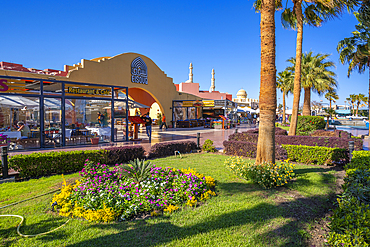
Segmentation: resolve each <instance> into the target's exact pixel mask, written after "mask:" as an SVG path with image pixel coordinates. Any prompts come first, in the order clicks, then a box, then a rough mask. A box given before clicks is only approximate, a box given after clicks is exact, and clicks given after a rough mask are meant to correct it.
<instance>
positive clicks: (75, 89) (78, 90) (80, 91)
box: [67, 87, 110, 95]
mask: <svg viewBox="0 0 370 247" xmlns="http://www.w3.org/2000/svg"><path fill="white" fill-rule="evenodd" d="M67 93H72V94H90V95H110V90H108V89H98V88H78V87H68V88H67Z"/></svg>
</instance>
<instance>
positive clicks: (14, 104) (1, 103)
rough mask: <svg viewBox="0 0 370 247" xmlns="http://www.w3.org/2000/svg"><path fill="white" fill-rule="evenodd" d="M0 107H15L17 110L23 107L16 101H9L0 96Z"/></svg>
mask: <svg viewBox="0 0 370 247" xmlns="http://www.w3.org/2000/svg"><path fill="white" fill-rule="evenodd" d="M0 106H11V107H17V108H21V107H23V106H22V105H21V104H19V103H17V102H16V101H14V100H9V99H7V98H4V97H1V96H0Z"/></svg>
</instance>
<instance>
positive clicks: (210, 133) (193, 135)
mask: <svg viewBox="0 0 370 247" xmlns="http://www.w3.org/2000/svg"><path fill="white" fill-rule="evenodd" d="M252 128H256V126H255V125H248V124H241V125H239V126H237V127H236V128H231V129H226V130H224V129H209V128H204V127H196V128H169V129H167V130H165V129H162V130H160V129H159V127H158V126H153V131H152V140H151V142H149V138H148V136H147V135H146V133H145V127H143V128H141V129H140V132H139V136H138V137H139V139H142V140H141V141H128V142H115V143H101V144H98V145H85V146H67V147H63V148H45V149H34V150H19V151H14V152H9V155H10V156H12V155H16V154H30V153H34V152H42V153H44V152H51V151H75V150H94V149H100V148H106V147H110V146H118V147H119V146H128V145H142V146H143V147H144V149H145V150H146V151H147V152H148V151H149V150H150V148H151V146H152V145H154V144H156V143H162V142H171V141H180V140H181V141H188V140H190V141H194V142H195V143H196V142H197V133H200V145H202V144H203V143H204V141H205V140H207V139H210V140H212V141H213V144H214V145H215V147H216V148H217V149H218V150H222V149H223V145H222V143H223V141H224V140H227V139H228V137H229V135H231V134H233V133H235V131H236V129H238V132H243V131H246V130H248V129H252Z"/></svg>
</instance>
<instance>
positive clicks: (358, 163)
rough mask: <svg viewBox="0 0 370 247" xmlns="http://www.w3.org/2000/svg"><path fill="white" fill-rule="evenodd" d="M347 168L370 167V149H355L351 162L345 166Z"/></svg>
mask: <svg viewBox="0 0 370 247" xmlns="http://www.w3.org/2000/svg"><path fill="white" fill-rule="evenodd" d="M344 168H345V169H346V170H347V169H370V151H354V152H353V153H352V160H351V163H349V164H347V165H346V166H345V167H344Z"/></svg>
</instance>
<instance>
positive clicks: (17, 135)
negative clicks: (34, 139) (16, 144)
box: [0, 131, 22, 139]
mask: <svg viewBox="0 0 370 247" xmlns="http://www.w3.org/2000/svg"><path fill="white" fill-rule="evenodd" d="M0 134H3V135H7V136H8V138H16V139H21V136H22V135H21V132H20V131H6V132H0Z"/></svg>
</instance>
